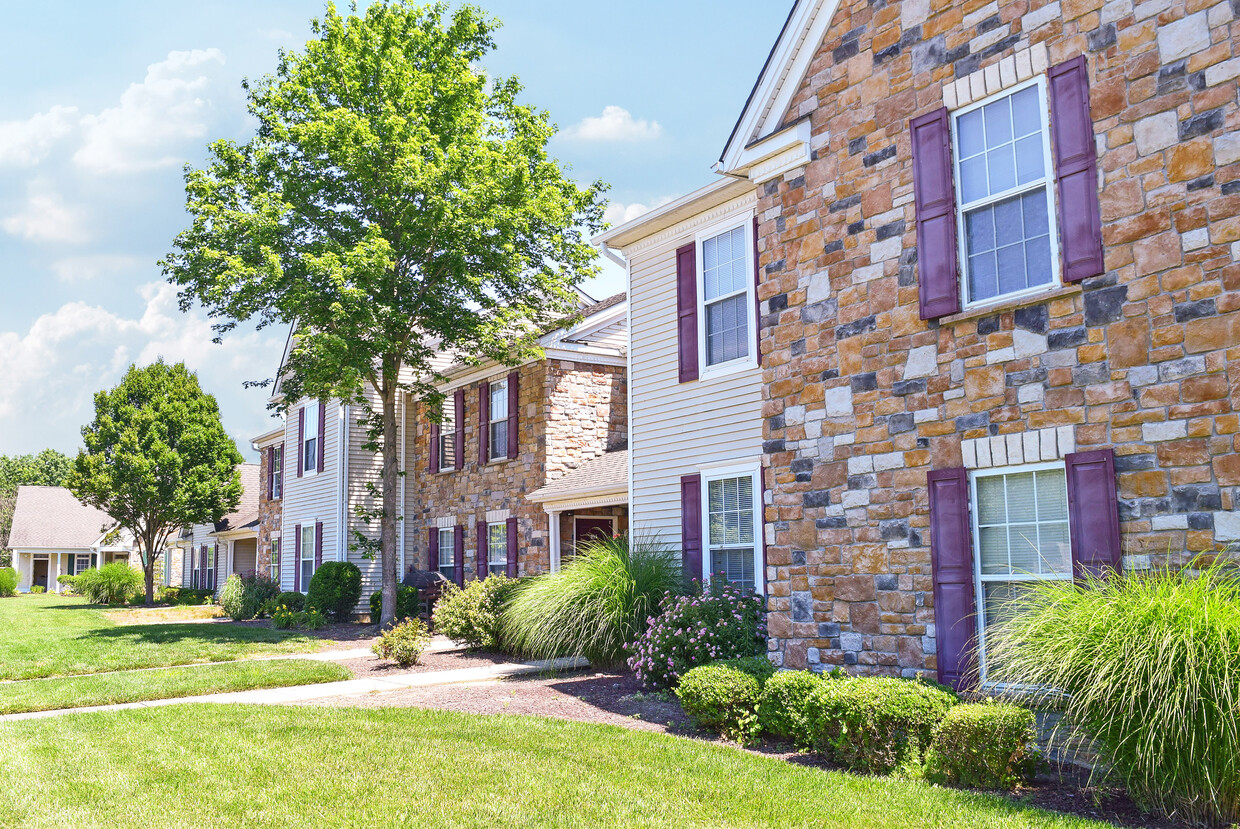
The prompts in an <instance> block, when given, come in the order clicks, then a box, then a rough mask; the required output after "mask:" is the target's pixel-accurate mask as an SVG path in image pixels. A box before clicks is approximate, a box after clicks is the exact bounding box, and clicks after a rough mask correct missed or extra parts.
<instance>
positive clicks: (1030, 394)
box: [1016, 383, 1046, 405]
mask: <svg viewBox="0 0 1240 829" xmlns="http://www.w3.org/2000/svg"><path fill="white" fill-rule="evenodd" d="M1045 399H1046V389H1044V388H1042V384H1041V383H1028V384H1026V385H1023V386H1021V387H1020V388H1018V389H1017V390H1016V402H1018V403H1021V404H1022V405H1023V404H1026V403H1030V404H1032V403H1041V402H1042V401H1043V400H1045Z"/></svg>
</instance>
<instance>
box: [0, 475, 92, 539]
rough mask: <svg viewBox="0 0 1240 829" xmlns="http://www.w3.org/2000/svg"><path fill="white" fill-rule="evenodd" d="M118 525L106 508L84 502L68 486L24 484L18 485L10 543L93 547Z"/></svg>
mask: <svg viewBox="0 0 1240 829" xmlns="http://www.w3.org/2000/svg"><path fill="white" fill-rule="evenodd" d="M115 525H116V522H115V521H114V520H112V517H111V516H109V515H108V514H107V513H106V512H104V511H103V510H101V509H96V508H95V507H92V506H89V505H87V504H83V503H82V502H81V501H79V500H78V499H77V498H76V497H74V495H73V493H72V492H70V491H69V490H67V489H65V488H64V487H61V486H22V487H18V488H17V503H16V504H15V505H14V508H13V529H12V531H11V532H10V533H9V547H10V548H12V549H14V550H17V549H23V548H29V549H48V550H84V549H89V548H90V547H91V546H93V545H94V544H95V542H96V541H98V540H99V537H100V536H102V535H103V534H104V533H105V532H107V531H108V530H109V529H111V528H112V527H113V526H115Z"/></svg>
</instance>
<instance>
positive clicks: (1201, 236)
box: [1180, 227, 1210, 251]
mask: <svg viewBox="0 0 1240 829" xmlns="http://www.w3.org/2000/svg"><path fill="white" fill-rule="evenodd" d="M1208 244H1210V231H1209V229H1208V228H1204V227H1199V228H1196V229H1195V230H1188V231H1185V232H1184V233H1183V234H1181V235H1180V245H1181V246H1182V247H1183V248H1184V250H1185V251H1190V250H1201V249H1202V248H1204V247H1205V246H1206V245H1208Z"/></svg>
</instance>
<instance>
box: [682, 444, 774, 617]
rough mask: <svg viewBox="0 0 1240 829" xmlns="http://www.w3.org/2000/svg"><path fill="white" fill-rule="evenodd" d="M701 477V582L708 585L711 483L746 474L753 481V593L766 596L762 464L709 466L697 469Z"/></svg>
mask: <svg viewBox="0 0 1240 829" xmlns="http://www.w3.org/2000/svg"><path fill="white" fill-rule="evenodd" d="M698 473H699V474H700V475H701V476H702V488H701V491H700V493H699V497H700V498H701V504H702V509H701V513H702V583H703V584H709V583H710V576H711V573H710V497H709V487H710V482H711V481H719V480H726V479H728V478H743V477H745V476H746V475H748V476H749V477H750V478H752V479H753V521H754V527H753V542H754V543H753V554H754V568H753V572H754V580H753V581H754V592H755V593H757V594H758V595H759V596H765V595H766V568H765V567H764V566H763V563H762V547H763V532H762V515H763V509H762V465H761V464H742V465H737V466H712V467H703V468H700V469H699V470H698Z"/></svg>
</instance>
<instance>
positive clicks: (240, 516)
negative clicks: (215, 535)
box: [215, 463, 258, 532]
mask: <svg viewBox="0 0 1240 829" xmlns="http://www.w3.org/2000/svg"><path fill="white" fill-rule="evenodd" d="M237 468H238V470H240V472H241V503H239V504H237V509H236V510H234V511H233V512H230V513H228V515H225V516H224V518H223V520H221V521H219V522H218V523H217V524H216V525H215V531H216V532H225V531H227V530H238V529H241V528H242V527H248V526H250V525H251V524H257V523H258V464H256V463H243V464H241V466H239V467H237Z"/></svg>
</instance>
